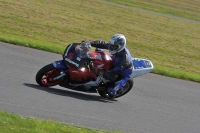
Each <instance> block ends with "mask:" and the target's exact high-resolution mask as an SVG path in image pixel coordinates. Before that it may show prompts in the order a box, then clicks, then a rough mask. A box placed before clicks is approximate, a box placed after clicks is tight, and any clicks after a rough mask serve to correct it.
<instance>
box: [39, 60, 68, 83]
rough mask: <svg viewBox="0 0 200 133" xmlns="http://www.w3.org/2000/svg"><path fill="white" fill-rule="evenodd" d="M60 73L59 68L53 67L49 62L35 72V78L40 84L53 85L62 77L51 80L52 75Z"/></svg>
mask: <svg viewBox="0 0 200 133" xmlns="http://www.w3.org/2000/svg"><path fill="white" fill-rule="evenodd" d="M60 74H61V71H60V70H57V69H55V67H54V66H53V64H49V65H46V66H44V67H43V68H41V69H40V70H39V71H38V72H37V74H36V77H35V80H36V82H37V83H38V84H39V85H40V86H44V87H50V86H55V85H58V84H59V83H61V82H62V81H63V80H64V78H61V79H58V80H55V81H54V80H53V78H54V77H57V76H58V75H60Z"/></svg>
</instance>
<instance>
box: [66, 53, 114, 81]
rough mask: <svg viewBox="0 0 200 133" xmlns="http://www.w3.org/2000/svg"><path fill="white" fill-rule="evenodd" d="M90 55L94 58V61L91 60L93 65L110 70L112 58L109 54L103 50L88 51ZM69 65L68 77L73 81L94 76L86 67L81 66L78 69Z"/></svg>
mask: <svg viewBox="0 0 200 133" xmlns="http://www.w3.org/2000/svg"><path fill="white" fill-rule="evenodd" d="M89 55H90V57H92V58H94V59H95V61H93V64H94V67H96V68H99V69H104V70H110V69H111V66H112V58H111V57H110V55H109V54H107V53H104V52H92V53H89ZM68 67H69V75H70V79H71V80H73V81H83V80H87V79H88V78H92V79H93V78H95V77H96V75H94V73H93V72H92V71H91V70H90V69H88V68H84V67H81V68H79V69H75V68H73V67H70V66H68Z"/></svg>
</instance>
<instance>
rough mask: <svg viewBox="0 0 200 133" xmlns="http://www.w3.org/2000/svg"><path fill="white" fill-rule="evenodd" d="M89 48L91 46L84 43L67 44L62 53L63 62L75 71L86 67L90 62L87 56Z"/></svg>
mask: <svg viewBox="0 0 200 133" xmlns="http://www.w3.org/2000/svg"><path fill="white" fill-rule="evenodd" d="M90 48H91V44H90V43H88V42H85V41H82V42H81V43H72V44H69V45H68V46H67V47H66V49H65V51H64V59H65V62H66V63H67V64H68V65H69V66H71V67H73V68H76V69H78V68H79V67H81V66H85V65H87V62H89V61H91V60H92V59H91V58H90V57H89V55H88V51H89V50H90Z"/></svg>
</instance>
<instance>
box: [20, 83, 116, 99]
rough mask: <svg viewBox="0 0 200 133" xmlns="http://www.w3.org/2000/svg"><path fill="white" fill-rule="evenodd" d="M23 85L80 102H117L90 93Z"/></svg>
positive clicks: (28, 84)
mask: <svg viewBox="0 0 200 133" xmlns="http://www.w3.org/2000/svg"><path fill="white" fill-rule="evenodd" d="M23 85H25V86H27V87H31V88H34V89H37V90H42V91H46V92H49V93H51V94H55V95H60V96H67V97H72V98H76V99H80V100H88V101H99V102H109V103H111V102H115V101H117V100H108V99H104V98H102V97H100V96H95V95H91V94H90V93H82V92H79V91H73V90H72V91H70V90H67V89H66V90H61V89H56V88H47V87H42V86H39V85H36V84H30V83H24V84H23Z"/></svg>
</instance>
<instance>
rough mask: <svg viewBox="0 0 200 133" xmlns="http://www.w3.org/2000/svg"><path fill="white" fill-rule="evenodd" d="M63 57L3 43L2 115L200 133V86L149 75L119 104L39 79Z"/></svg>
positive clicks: (138, 131)
mask: <svg viewBox="0 0 200 133" xmlns="http://www.w3.org/2000/svg"><path fill="white" fill-rule="evenodd" d="M59 59H61V55H59V54H53V53H49V52H44V51H40V50H35V49H31V48H26V47H21V46H16V45H11V44H6V43H0V61H1V62H0V63H1V64H0V110H3V111H6V112H9V113H15V114H18V115H21V116H28V117H35V118H42V119H47V120H55V121H59V122H64V123H68V124H71V125H78V126H84V127H88V128H95V129H103V130H119V131H124V132H132V133H200V84H199V83H194V82H189V81H184V80H179V79H173V78H168V77H164V76H159V75H155V74H147V75H144V76H141V77H138V78H135V84H134V87H133V89H132V90H131V91H130V92H129V93H128V94H127V95H125V96H123V97H121V98H118V99H117V100H115V101H107V100H104V99H102V98H101V97H99V96H98V95H97V94H87V93H80V92H75V91H70V90H67V89H64V88H61V87H59V86H55V87H52V88H44V87H40V86H38V85H37V84H36V82H35V74H36V73H37V71H38V70H39V69H40V68H41V67H43V66H44V65H46V64H49V63H51V62H53V61H55V60H59Z"/></svg>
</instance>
